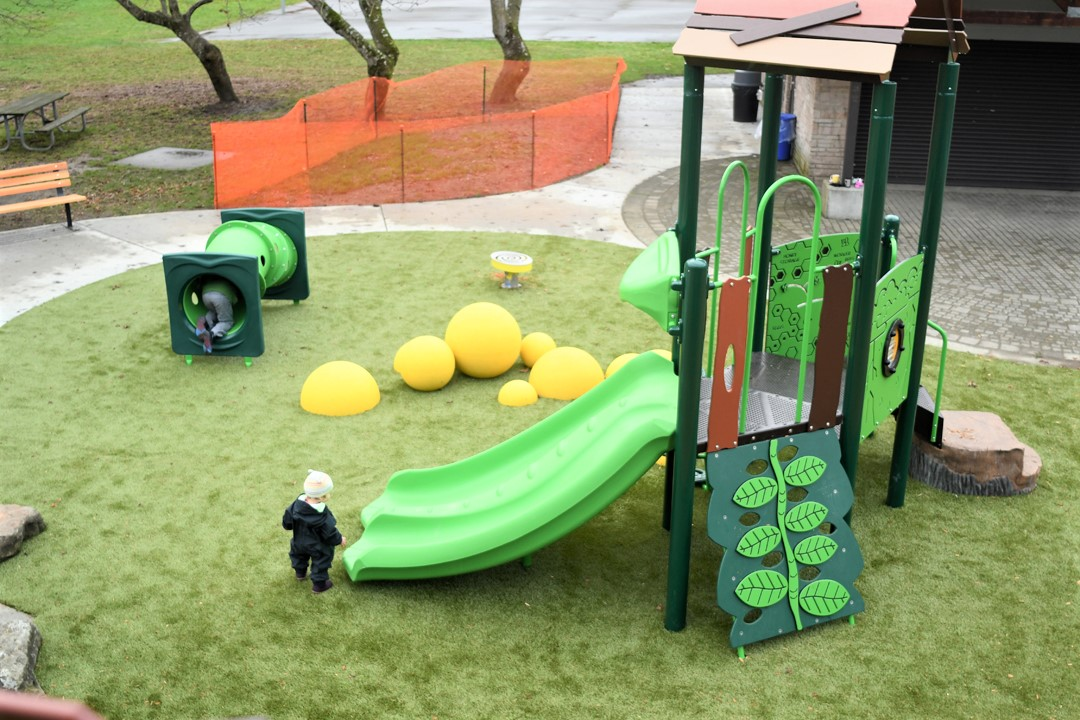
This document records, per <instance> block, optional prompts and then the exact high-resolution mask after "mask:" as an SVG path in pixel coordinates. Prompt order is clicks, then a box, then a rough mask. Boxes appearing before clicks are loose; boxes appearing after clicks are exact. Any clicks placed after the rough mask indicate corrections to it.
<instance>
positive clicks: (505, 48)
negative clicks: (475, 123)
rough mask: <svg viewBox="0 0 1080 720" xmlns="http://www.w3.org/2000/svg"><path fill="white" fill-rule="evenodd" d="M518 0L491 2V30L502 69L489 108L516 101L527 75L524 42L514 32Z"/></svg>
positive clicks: (517, 18) (527, 65) (527, 50)
mask: <svg viewBox="0 0 1080 720" xmlns="http://www.w3.org/2000/svg"><path fill="white" fill-rule="evenodd" d="M520 17H521V0H491V30H492V32H493V33H494V35H495V39H496V40H498V42H499V47H501V48H502V52H503V65H502V69H501V70H500V71H499V77H498V79H496V80H495V87H494V88H492V90H491V104H492V105H506V104H509V103H512V102H514V101H515V100H517V91H518V88H519V87H521V83H523V82H524V81H525V77H526V76H527V75H528V74H529V62H530V61H531V60H532V56H531V55H530V54H529V47H528V46H527V45H526V44H525V38H523V37H522V36H521V33H520V32H519V30H518V23H519V19H520Z"/></svg>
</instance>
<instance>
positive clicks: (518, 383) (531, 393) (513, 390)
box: [499, 380, 537, 407]
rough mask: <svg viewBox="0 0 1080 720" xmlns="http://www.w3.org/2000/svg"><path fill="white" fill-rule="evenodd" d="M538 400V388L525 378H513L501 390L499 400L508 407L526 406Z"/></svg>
mask: <svg viewBox="0 0 1080 720" xmlns="http://www.w3.org/2000/svg"><path fill="white" fill-rule="evenodd" d="M536 400H537V395H536V388H534V387H533V386H532V385H530V384H529V383H527V382H525V381H524V380H511V381H510V382H508V383H506V384H505V385H503V386H502V388H501V389H500V390H499V402H501V403H502V404H503V405H506V406H508V407H524V406H526V405H532V404H533V403H534V402H536Z"/></svg>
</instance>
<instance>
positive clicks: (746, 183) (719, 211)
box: [697, 160, 757, 377]
mask: <svg viewBox="0 0 1080 720" xmlns="http://www.w3.org/2000/svg"><path fill="white" fill-rule="evenodd" d="M736 170H742V177H743V198H742V215H741V219H740V222H739V272H740V273H744V272H745V269H746V239H747V238H748V237H750V236H752V235H754V229H753V228H747V227H746V219H747V217H748V216H749V214H750V170H749V168H747V167H746V163H744V162H743V161H742V160H736V161H735V162H733V163H731V164H730V165H728V166H727V169H726V170H724V175H723V177H721V178H720V190H719V192H717V194H716V242H715V244H714V245H713V247H711V248H709V249H708V250H702V251H701V252H699V253H698V254H697V257H698V258H699V259H701V260H705V261H708V259H709V258H710V257H713V256H715V257H713V261H712V283H713V285H714V286H716V285H718V284H719V280H720V248H721V245H722V241H723V237H724V193H725V191H726V190H727V184H728V180H729V179H730V178H731V176H732V175H733V174H734V173H735V171H736ZM755 249H756V243H755V246H754V248H752V249H751V257H752V259H751V263H754V261H755V260H756V259H757V256H756V254H755V253H754V250H755ZM754 267H757V265H756V263H755V264H752V265H751V268H754ZM752 272H753V270H752V269H751V273H752ZM719 305H720V292H719V290H717V291H716V292H714V293H713V296H712V300H711V304H710V305H709V343H708V350H707V354H706V356H705V357H706V359H710V358H712V357H714V356H715V353H716V317H717V314H718V313H719V311H720V308H719ZM705 376H706V377H712V363H710V362H706V363H705Z"/></svg>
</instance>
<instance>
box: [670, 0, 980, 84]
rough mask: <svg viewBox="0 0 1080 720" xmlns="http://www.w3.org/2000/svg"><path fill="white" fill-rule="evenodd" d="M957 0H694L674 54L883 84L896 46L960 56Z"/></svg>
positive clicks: (695, 61)
mask: <svg viewBox="0 0 1080 720" xmlns="http://www.w3.org/2000/svg"><path fill="white" fill-rule="evenodd" d="M961 11H962V7H961V0H857V1H851V0H849V1H847V2H845V1H844V0H697V4H696V5H695V6H694V13H693V15H691V16H690V19H689V21H687V23H686V27H685V28H684V29H683V31H682V33H681V34H680V35H679V39H678V41H676V43H675V47H674V53H675V54H676V55H682V56H683V57H684V58H685V59H686V62H687V63H689V64H691V65H704V66H707V67H723V68H738V69H747V70H759V71H765V72H775V73H784V74H791V75H809V76H813V77H827V78H836V79H840V80H850V81H855V82H880V81H883V80H888V79H889V74H890V73H891V72H892V68H893V62H894V61H895V59H896V55H897V51H898V50H899V49H901V47H912V46H923V47H931V48H937V52H940V53H941V56H942V58H943V59H944V58H945V57H946V56H947V54H948V53H949V52H950V51H949V50H948V48H949V47H950V39H951V42H952V52H953V53H954V54H958V53H966V52H967V51H968V44H967V36H966V35H965V33H964V28H963V21H962V20H960V19H959V17H960V13H961Z"/></svg>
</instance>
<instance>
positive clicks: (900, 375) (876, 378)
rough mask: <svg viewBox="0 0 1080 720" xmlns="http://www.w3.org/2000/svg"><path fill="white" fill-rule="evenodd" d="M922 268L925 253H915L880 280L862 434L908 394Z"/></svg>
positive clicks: (866, 432)
mask: <svg viewBox="0 0 1080 720" xmlns="http://www.w3.org/2000/svg"><path fill="white" fill-rule="evenodd" d="M922 271H923V256H922V255H913V256H911V257H909V258H908V259H907V260H905V261H904V262H902V263H900V264H899V265H897V266H896V267H894V268H893V269H892V270H890V271H889V272H887V273H885V275H884V276H883V277H882V278H881V279H880V280H878V284H877V296H876V297H875V299H874V324H873V330H872V331H871V332H872V336H871V337H872V340H871V342H870V360H869V367H868V368H867V372H866V396H865V399H864V401H863V416H862V425H861V427H860V428H859V434H860V436H861V437H863V438H865V437H867V436H868V435H870V433H872V432H874V428H876V427H877V426H878V425H880V424H881V421H882V420H884V419H885V418H887V417H889V416H890V415H892V413H893V411H894V410H896V408H898V407H900V405H901V404H903V402H904V400H905V399H906V398H907V389H908V378H909V377H910V375H911V353H909V352H907V347H906V346H907V345H908V344H910V341H909V340H908V339H907V337H906V333H907V332H910V333H914V332H915V321H916V317H917V315H918V312H919V295H920V291H921V289H922ZM898 321H899V323H898ZM912 337H914V335H912Z"/></svg>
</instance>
